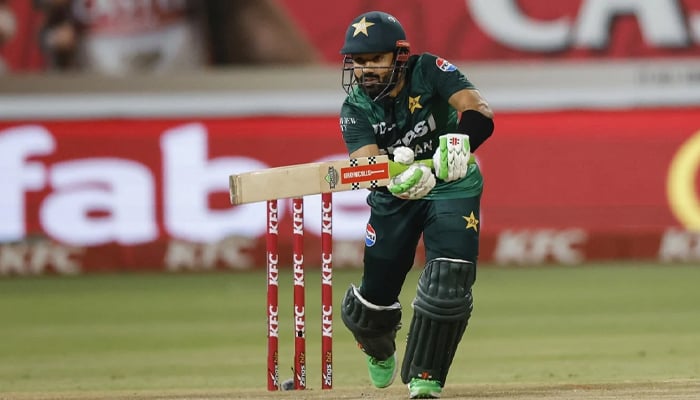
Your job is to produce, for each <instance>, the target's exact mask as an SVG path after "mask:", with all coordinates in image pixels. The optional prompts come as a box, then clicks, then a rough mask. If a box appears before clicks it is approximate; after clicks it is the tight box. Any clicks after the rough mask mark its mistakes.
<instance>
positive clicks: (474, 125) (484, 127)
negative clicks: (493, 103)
mask: <svg viewBox="0 0 700 400" xmlns="http://www.w3.org/2000/svg"><path fill="white" fill-rule="evenodd" d="M448 101H449V103H450V105H451V106H452V107H454V108H455V109H456V110H457V111H459V112H461V113H462V116H461V117H460V119H459V123H458V125H457V132H458V133H463V134H466V135H469V148H470V150H471V151H472V152H474V151H475V150H476V149H477V148H478V147H479V146H481V144H482V143H484V142H485V141H486V139H488V138H489V137H490V136H491V134H492V133H493V128H494V125H493V110H491V107H490V106H489V104H488V102H487V101H486V99H484V97H483V96H482V95H481V93H480V92H479V91H478V90H476V89H462V90H459V91H457V92H455V93H454V94H453V95H452V96H450V98H449V99H448Z"/></svg>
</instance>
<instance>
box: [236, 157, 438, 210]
mask: <svg viewBox="0 0 700 400" xmlns="http://www.w3.org/2000/svg"><path fill="white" fill-rule="evenodd" d="M420 162H421V163H424V164H425V165H427V166H428V167H430V168H432V167H433V161H432V160H421V161H420ZM407 168H408V166H407V165H405V164H401V163H395V162H393V161H390V160H389V157H388V156H386V155H381V156H372V157H361V158H351V159H346V160H335V161H326V162H316V163H307V164H296V165H289V166H285V167H276V168H268V169H264V170H260V171H252V172H245V173H242V174H236V175H230V176H229V188H230V195H231V204H233V205H237V204H246V203H254V202H258V201H266V200H273V199H285V198H293V197H302V196H306V195H312V194H319V193H327V192H343V191H348V190H358V189H370V188H378V187H382V186H386V185H388V184H389V180H390V179H391V177H393V176H396V175H398V174H400V173H401V172H403V171H405V170H406V169H407Z"/></svg>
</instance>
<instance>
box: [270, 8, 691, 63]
mask: <svg viewBox="0 0 700 400" xmlns="http://www.w3.org/2000/svg"><path fill="white" fill-rule="evenodd" d="M280 2H281V3H282V4H283V5H284V6H285V7H286V9H287V12H288V13H289V14H290V15H291V16H292V18H293V20H294V21H295V22H296V24H297V25H298V26H299V27H300V29H301V30H302V31H303V32H304V33H305V34H306V36H307V37H308V38H309V41H310V42H311V44H312V45H313V46H315V47H316V48H317V49H318V50H319V51H320V52H321V54H322V55H323V58H324V60H325V61H327V62H339V60H340V56H339V54H338V52H339V50H340V48H341V47H342V43H343V38H344V35H345V30H346V29H347V26H348V23H349V21H351V20H352V18H353V17H355V16H356V15H359V14H361V13H364V12H367V11H371V10H382V11H386V12H388V13H390V14H392V15H393V16H395V17H396V18H397V19H398V20H399V21H400V22H401V24H402V26H403V27H404V29H405V31H406V34H407V38H408V41H409V42H410V43H411V47H412V50H413V51H414V52H423V51H428V52H431V53H434V54H438V55H440V56H442V57H445V58H447V59H450V60H454V61H547V60H603V59H645V58H684V57H685V58H690V57H697V56H699V55H700V22H699V21H700V1H699V0H643V1H640V0H558V1H543V0H441V1H439V2H435V3H431V2H426V1H422V0H408V1H406V0H402V1H399V0H377V1H373V2H371V4H367V3H365V2H352V1H346V2H328V1H323V0H312V1H303V2H300V1H295V0H280ZM319 15H323V18H319V17H318V16H319Z"/></svg>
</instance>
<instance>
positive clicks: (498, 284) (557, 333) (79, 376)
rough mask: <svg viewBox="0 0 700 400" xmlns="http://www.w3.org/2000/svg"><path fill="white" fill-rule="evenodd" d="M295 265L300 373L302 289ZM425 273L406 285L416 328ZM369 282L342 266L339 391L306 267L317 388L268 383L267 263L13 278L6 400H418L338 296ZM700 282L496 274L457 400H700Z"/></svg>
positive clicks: (486, 272)
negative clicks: (370, 363) (375, 377)
mask: <svg viewBox="0 0 700 400" xmlns="http://www.w3.org/2000/svg"><path fill="white" fill-rule="evenodd" d="M282 272H283V273H282V276H281V286H280V304H281V306H282V310H281V313H280V314H281V315H280V329H281V337H280V343H281V345H280V371H281V373H282V377H283V378H287V377H291V372H290V368H291V365H292V354H293V348H292V336H293V335H292V332H291V331H292V316H291V315H292V312H291V311H292V310H291V308H292V305H291V300H292V298H291V293H292V290H291V289H292V285H291V271H289V270H284V271H282ZM417 273H418V271H415V272H414V273H412V274H411V275H410V276H409V278H408V279H407V284H406V286H405V290H404V293H403V294H402V304H403V305H404V309H405V312H404V319H403V323H404V327H407V326H408V325H409V321H410V316H411V310H410V306H409V304H410V300H411V298H412V297H413V294H414V288H415V283H416V280H417V276H418V275H417ZM359 277H360V271H359V270H347V269H345V270H336V271H335V272H334V277H333V279H334V289H335V293H334V302H335V305H336V308H335V323H334V328H335V330H334V367H335V369H334V375H335V376H334V384H335V389H334V390H333V391H332V392H330V393H329V392H323V391H321V390H320V389H319V388H320V380H321V377H320V373H319V369H320V347H319V338H320V322H319V315H320V294H319V293H320V290H319V289H320V274H319V271H318V270H315V269H314V270H310V271H308V272H307V277H306V279H307V300H306V301H307V337H308V340H307V358H308V360H307V368H308V372H307V379H308V386H309V388H310V389H311V390H307V391H306V392H305V393H304V394H303V395H301V394H300V393H297V394H295V395H292V394H291V393H272V394H268V392H267V391H266V390H265V387H266V378H265V369H266V368H265V362H266V359H265V352H266V340H265V335H266V323H265V314H264V313H265V277H264V275H263V273H262V272H246V273H208V274H197V275H195V274H159V275H156V274H153V275H151V274H149V275H140V274H124V275H92V276H78V277H35V278H4V279H0V399H3V400H4V399H38V398H62V399H68V398H96V399H105V398H135V399H138V398H180V399H185V398H192V399H195V398H197V399H209V398H236V399H243V398H257V399H266V398H270V399H280V398H309V399H316V398H343V399H351V398H363V399H367V398H383V399H394V398H396V399H404V398H407V391H406V389H405V386H403V385H399V384H396V383H395V384H394V385H393V386H392V387H391V388H389V389H388V390H383V391H379V390H375V389H373V388H371V387H370V385H369V381H368V378H367V376H366V367H365V364H364V359H363V357H362V355H361V353H360V352H359V350H357V348H356V347H355V345H354V343H353V341H352V338H351V335H350V334H349V332H348V331H347V330H346V329H345V327H344V326H343V324H342V322H341V321H340V315H339V307H337V305H338V304H339V303H340V299H341V298H342V295H343V293H344V291H345V289H346V288H347V286H348V285H349V284H350V282H358V281H359ZM699 285H700V267H698V266H690V265H685V266H683V265H679V266H671V265H652V264H645V265H635V266H632V265H631V264H626V265H617V266H615V265H608V264H606V265H603V264H598V265H592V266H585V267H548V268H517V269H516V268H509V269H504V268H496V267H483V268H481V269H480V271H479V274H478V279H477V284H476V286H475V288H474V296H475V310H474V314H473V316H472V319H471V322H470V326H469V328H468V329H467V333H466V334H465V339H464V340H463V341H462V344H461V346H460V349H459V351H458V353H457V356H456V358H455V360H454V363H453V367H452V369H451V372H450V376H449V380H448V385H447V387H446V389H445V391H444V392H443V398H464V397H468V398H488V399H500V398H503V399H505V398H511V399H535V398H538V399H542V398H551V399H560V398H561V399H578V398H586V399H589V398H591V399H593V398H606V399H608V398H615V399H620V398H624V399H628V398H629V399H638V398H648V399H686V398H687V399H691V398H694V399H697V398H700V288H699ZM406 333H407V329H406V328H404V329H402V330H401V331H400V332H399V339H400V340H399V342H398V344H399V357H401V355H402V352H403V343H404V341H405V337H406ZM627 392H631V394H629V397H625V396H627V394H625V393H627ZM611 393H612V394H614V395H615V397H606V396H612V395H611ZM528 396H529V397H528ZM579 396H580V397H579ZM647 396H648V397H647Z"/></svg>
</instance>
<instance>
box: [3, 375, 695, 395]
mask: <svg viewBox="0 0 700 400" xmlns="http://www.w3.org/2000/svg"><path fill="white" fill-rule="evenodd" d="M407 398H408V393H407V389H406V388H405V387H404V386H402V385H394V386H392V387H391V388H389V389H386V390H373V389H369V390H368V389H362V390H357V389H349V388H338V389H333V390H330V391H321V390H319V389H308V390H305V391H303V392H301V391H299V392H268V391H260V390H247V391H240V390H236V391H230V392H227V391H214V392H191V393H186V392H169V393H153V392H131V393H129V392H119V393H64V394H58V393H5V394H2V393H0V400H48V399H52V400H69V399H70V400H72V399H75V400H122V399H123V400H126V399H129V400H165V399H174V400H210V399H217V400H219V399H235V400H239V399H256V400H273V399H275V400H277V399H304V400H315V399H348V400H349V399H380V400H394V399H396V400H399V399H401V400H404V399H407ZM442 398H443V399H469V400H482V399H483V400H505V399H508V400H535V399H537V400H542V399H544V400H593V399H595V400H613V399H614V400H640V399H643V400H691V399H692V400H700V379H698V380H684V381H666V382H645V383H615V384H597V385H552V386H540V385H451V386H448V387H447V388H446V389H445V390H444V391H443V395H442Z"/></svg>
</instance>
